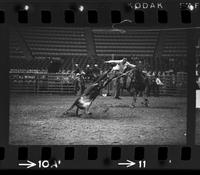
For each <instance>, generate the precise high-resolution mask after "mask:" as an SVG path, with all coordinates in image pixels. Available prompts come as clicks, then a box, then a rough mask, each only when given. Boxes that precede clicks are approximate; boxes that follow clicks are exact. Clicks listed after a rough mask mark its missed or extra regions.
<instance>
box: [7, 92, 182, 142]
mask: <svg viewBox="0 0 200 175" xmlns="http://www.w3.org/2000/svg"><path fill="white" fill-rule="evenodd" d="M74 99H75V97H74V96H65V95H19V94H18V95H11V97H10V144H16V145H87V144H93V145H107V144H112V145H121V144H126V145H130V144H134V145H144V144H145V145H148V144H153V145H161V144H174V145H176V144H185V143H186V136H185V134H184V133H185V132H186V98H184V97H150V107H148V108H147V107H143V106H142V105H141V101H142V99H141V98H139V99H138V103H137V107H136V108H130V107H129V104H131V99H132V98H131V97H122V99H121V100H116V99H113V98H112V97H101V96H100V97H98V98H97V99H96V100H95V102H94V103H93V105H92V107H91V110H90V111H91V112H92V115H91V116H85V115H82V116H79V117H76V116H75V109H74V110H73V111H72V112H71V113H70V114H69V115H67V116H62V115H61V114H62V113H63V112H64V111H65V110H66V109H67V108H68V107H69V106H70V105H71V104H72V103H73V101H74Z"/></svg>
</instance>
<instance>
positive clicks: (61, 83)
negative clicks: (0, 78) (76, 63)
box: [9, 73, 75, 94]
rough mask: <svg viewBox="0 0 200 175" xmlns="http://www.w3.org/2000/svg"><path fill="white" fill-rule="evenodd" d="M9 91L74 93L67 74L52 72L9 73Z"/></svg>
mask: <svg viewBox="0 0 200 175" xmlns="http://www.w3.org/2000/svg"><path fill="white" fill-rule="evenodd" d="M9 82H10V92H23V93H26V92H27V93H65V94H75V88H74V83H73V81H69V78H68V75H65V74H53V73H48V74H44V73H10V76H9Z"/></svg>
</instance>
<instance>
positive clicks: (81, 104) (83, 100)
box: [63, 70, 115, 116]
mask: <svg viewBox="0 0 200 175" xmlns="http://www.w3.org/2000/svg"><path fill="white" fill-rule="evenodd" d="M109 72H110V70H109V71H107V72H105V73H104V74H102V75H101V76H100V77H99V78H98V79H97V80H96V81H95V82H94V83H93V84H92V85H90V86H89V87H88V88H87V89H85V91H84V92H83V94H81V95H80V96H79V97H78V98H77V99H76V100H75V101H74V103H73V104H72V105H71V107H70V108H69V109H68V110H67V111H66V112H64V113H63V115H66V114H68V112H69V111H71V110H72V109H73V108H74V107H77V108H76V116H78V112H79V109H81V110H84V113H85V114H91V112H89V108H90V106H91V105H92V103H93V101H94V100H95V99H96V98H97V96H98V95H100V92H101V90H102V89H103V88H105V87H106V86H107V85H108V84H109V83H110V82H111V81H112V80H113V79H114V78H115V76H112V75H111V74H109Z"/></svg>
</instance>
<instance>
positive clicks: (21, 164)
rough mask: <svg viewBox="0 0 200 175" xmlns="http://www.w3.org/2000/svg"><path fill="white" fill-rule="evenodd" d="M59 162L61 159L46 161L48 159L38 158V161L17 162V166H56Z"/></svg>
mask: <svg viewBox="0 0 200 175" xmlns="http://www.w3.org/2000/svg"><path fill="white" fill-rule="evenodd" d="M60 164H61V160H54V161H51V162H50V161H48V160H39V161H38V162H32V161H30V160H27V161H26V162H23V163H19V164H18V166H20V167H23V168H28V169H29V168H33V167H36V168H58V167H59V165H60Z"/></svg>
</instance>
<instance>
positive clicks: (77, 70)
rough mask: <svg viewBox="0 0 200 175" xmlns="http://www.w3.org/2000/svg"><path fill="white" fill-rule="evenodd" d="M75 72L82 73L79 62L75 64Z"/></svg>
mask: <svg viewBox="0 0 200 175" xmlns="http://www.w3.org/2000/svg"><path fill="white" fill-rule="evenodd" d="M74 73H75V74H78V73H79V74H80V73H81V72H80V68H79V65H78V64H75V68H74Z"/></svg>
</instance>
